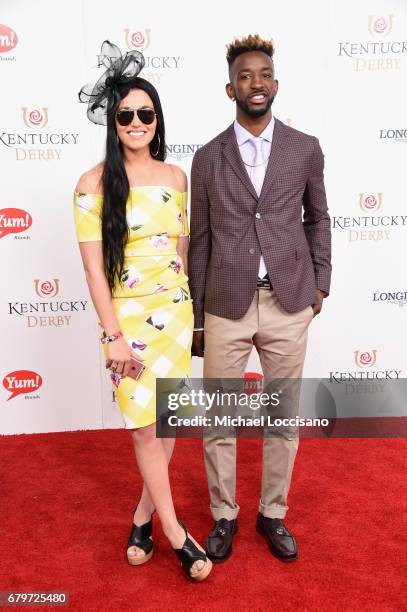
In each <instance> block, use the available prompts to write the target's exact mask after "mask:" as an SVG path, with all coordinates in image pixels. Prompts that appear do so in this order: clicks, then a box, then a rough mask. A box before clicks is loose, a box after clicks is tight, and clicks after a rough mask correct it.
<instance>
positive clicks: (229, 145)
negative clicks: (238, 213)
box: [222, 124, 274, 200]
mask: <svg viewBox="0 0 407 612" xmlns="http://www.w3.org/2000/svg"><path fill="white" fill-rule="evenodd" d="M223 134H224V135H223V138H222V142H223V154H224V156H225V157H226V159H227V161H228V163H229V165H230V166H231V168H232V170H233V171H234V173H235V174H236V176H237V177H238V178H239V179H240V180H241V182H242V183H243V185H244V186H245V187H246V189H247V190H248V191H249V193H250V194H251V195H252V196H253V198H254V199H255V200H258V197H257V193H256V190H255V188H254V187H253V183H252V182H251V180H250V178H249V175H248V174H247V171H246V167H245V165H244V163H243V161H242V158H241V156H240V153H239V147H238V145H237V141H236V134H235V130H234V127H233V124H232V125H231V126H230V127H228V129H227V130H225V132H224V133H223ZM273 140H274V138H273Z"/></svg>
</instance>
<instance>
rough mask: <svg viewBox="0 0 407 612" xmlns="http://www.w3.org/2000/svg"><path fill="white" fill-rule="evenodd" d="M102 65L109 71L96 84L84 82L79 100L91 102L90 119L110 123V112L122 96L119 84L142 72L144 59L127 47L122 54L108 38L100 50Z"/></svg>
mask: <svg viewBox="0 0 407 612" xmlns="http://www.w3.org/2000/svg"><path fill="white" fill-rule="evenodd" d="M100 58H101V65H103V66H105V68H106V72H105V73H104V74H103V75H102V76H101V77H100V79H98V81H97V82H96V83H94V84H91V83H89V84H88V85H84V86H83V87H82V89H81V90H80V92H79V93H78V98H79V101H80V102H85V103H87V104H88V110H87V115H88V119H90V121H92V122H93V123H97V124H99V125H107V112H108V111H109V109H110V108H112V107H113V106H114V104H115V103H116V102H117V101H118V100H119V99H120V95H119V87H120V86H122V85H125V84H126V83H128V82H129V81H131V80H132V79H134V78H135V77H136V76H138V75H139V73H140V72H141V70H142V69H143V68H144V64H145V59H144V55H143V54H142V53H140V51H135V50H134V51H127V53H126V54H125V55H122V53H121V51H120V49H119V47H117V46H116V45H114V44H113V43H111V42H109V41H108V40H105V41H104V42H103V43H102V47H101V50H100Z"/></svg>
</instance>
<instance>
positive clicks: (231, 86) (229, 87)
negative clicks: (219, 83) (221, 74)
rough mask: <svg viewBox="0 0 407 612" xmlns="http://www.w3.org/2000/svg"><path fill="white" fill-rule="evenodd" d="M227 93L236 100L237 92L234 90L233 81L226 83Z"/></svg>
mask: <svg viewBox="0 0 407 612" xmlns="http://www.w3.org/2000/svg"><path fill="white" fill-rule="evenodd" d="M225 89H226V94H227V96H228V97H229V98H230V99H231V100H234V99H235V92H234V90H233V85H232V83H226V87H225Z"/></svg>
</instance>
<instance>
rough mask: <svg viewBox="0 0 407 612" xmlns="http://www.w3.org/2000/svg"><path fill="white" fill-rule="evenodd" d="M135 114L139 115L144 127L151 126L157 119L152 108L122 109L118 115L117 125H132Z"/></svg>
mask: <svg viewBox="0 0 407 612" xmlns="http://www.w3.org/2000/svg"><path fill="white" fill-rule="evenodd" d="M134 113H137V117H138V118H139V119H140V121H141V123H144V125H150V123H153V121H154V119H155V111H154V110H153V109H152V108H145V107H142V108H137V109H135V108H121V109H120V110H119V111H118V112H117V113H116V119H117V123H118V124H119V125H122V126H125V125H130V123H131V122H132V121H133V119H134Z"/></svg>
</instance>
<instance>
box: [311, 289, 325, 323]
mask: <svg viewBox="0 0 407 612" xmlns="http://www.w3.org/2000/svg"><path fill="white" fill-rule="evenodd" d="M326 295H327V294H326V293H325V291H322V290H321V289H315V302H314V303H313V304H312V310H313V311H314V317H315V316H316V315H317V314H319V313H320V312H321V310H322V302H323V301H324V297H326Z"/></svg>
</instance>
